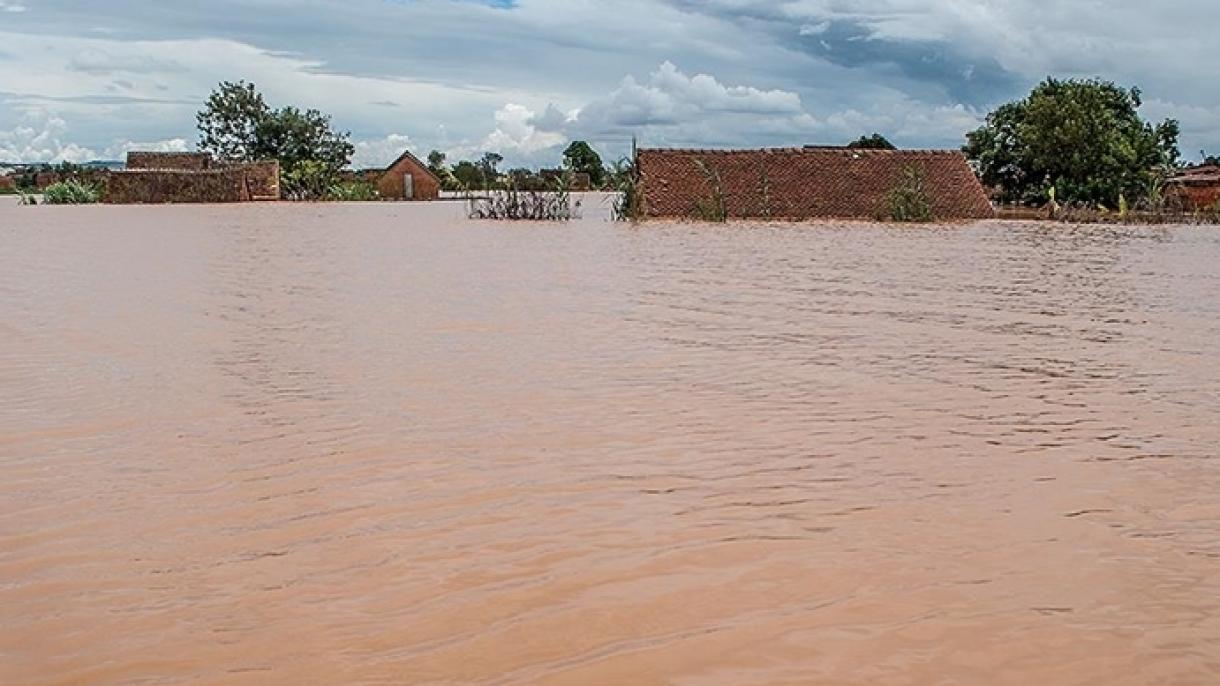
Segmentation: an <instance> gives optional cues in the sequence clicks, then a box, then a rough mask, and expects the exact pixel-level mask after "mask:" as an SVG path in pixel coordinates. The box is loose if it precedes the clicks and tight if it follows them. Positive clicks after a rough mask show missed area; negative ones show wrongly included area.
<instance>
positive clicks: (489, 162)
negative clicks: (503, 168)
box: [477, 152, 504, 188]
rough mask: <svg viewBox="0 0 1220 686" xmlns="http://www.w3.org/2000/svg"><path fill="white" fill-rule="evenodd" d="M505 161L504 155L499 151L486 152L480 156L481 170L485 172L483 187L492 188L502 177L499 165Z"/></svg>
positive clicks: (479, 164)
mask: <svg viewBox="0 0 1220 686" xmlns="http://www.w3.org/2000/svg"><path fill="white" fill-rule="evenodd" d="M503 161H504V156H503V155H501V154H500V153H497V152H485V153H483V157H481V158H479V161H478V165H477V166H478V167H479V171H480V172H482V174H483V187H484V188H490V187H491V186H492V185H493V184H495V183H496V181H498V180H499V179H500V170H499V169H497V167H498V166H499V165H500V163H501V162H503Z"/></svg>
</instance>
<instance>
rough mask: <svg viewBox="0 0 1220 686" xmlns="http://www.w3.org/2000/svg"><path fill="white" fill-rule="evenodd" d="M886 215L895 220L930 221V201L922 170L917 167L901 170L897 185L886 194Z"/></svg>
mask: <svg viewBox="0 0 1220 686" xmlns="http://www.w3.org/2000/svg"><path fill="white" fill-rule="evenodd" d="M885 201H886V214H887V216H886V217H883V218H887V219H889V220H890V221H896V222H930V221H932V203H931V201H929V200H928V193H927V191H926V190H925V189H924V179H923V171H921V170H920V169H918V168H917V167H907V168H905V169H903V170H902V176H901V178H899V180H898V183H897V185H895V186H894V188H893V189H891V190H890V192H889V194H888V195H886V198H885Z"/></svg>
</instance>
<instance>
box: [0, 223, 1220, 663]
mask: <svg viewBox="0 0 1220 686" xmlns="http://www.w3.org/2000/svg"><path fill="white" fill-rule="evenodd" d="M460 214H461V209H460V207H458V206H457V205H447V204H433V205H429V206H404V205H385V204H372V205H364V206H318V205H300V206H290V205H269V206H243V207H205V208H171V207H148V208H119V207H100V208H49V207H48V208H38V209H31V208H19V207H12V208H8V207H4V206H0V241H3V245H4V250H3V251H0V391H2V392H0V470H2V471H0V475H2V476H3V479H0V682H2V683H5V684H8V683H14V684H127V683H206V684H212V683H215V684H230V683H232V684H268V683H285V684H301V683H318V684H337V683H384V684H401V683H412V684H427V683H436V684H441V683H444V684H454V683H501V684H550V683H555V684H601V683H607V684H628V683H631V684H637V683H640V684H642V683H657V684H662V683H666V684H747V683H748V684H810V683H818V684H923V683H950V682H952V683H989V684H997V683H1000V684H1008V683H1011V684H1025V683H1031V682H1035V681H1042V682H1045V683H1054V684H1094V683H1112V684H1152V683H1158V684H1159V683H1182V684H1196V683H1198V684H1206V683H1215V682H1216V681H1217V680H1220V647H1218V646H1220V619H1218V618H1220V607H1218V606H1220V574H1217V573H1216V570H1217V565H1218V564H1220V496H1217V495H1216V494H1217V493H1220V488H1218V487H1220V472H1218V470H1217V467H1216V464H1217V463H1216V461H1215V460H1214V459H1213V458H1215V457H1216V456H1217V452H1216V451H1217V446H1220V410H1218V409H1217V408H1220V364H1218V362H1220V360H1218V359H1217V353H1216V351H1215V344H1216V341H1217V340H1220V266H1218V265H1220V233H1216V232H1214V231H1212V230H1209V229H1206V228H1185V227H1184V228H1130V227H1117V228H1115V227H1088V228H1080V229H1073V228H1067V227H1061V226H1038V225H1032V224H1004V223H985V224H979V225H969V226H954V227H931V228H898V227H882V226H869V225H860V224H854V225H844V226H816V227H811V226H789V225H780V226H768V225H748V226H747V225H728V226H688V225H681V224H665V223H653V224H648V225H644V226H641V227H630V226H621V225H614V224H610V223H607V222H604V221H603V220H601V219H600V218H589V219H586V220H583V221H580V222H574V223H572V224H571V225H565V226H538V225H495V224H480V223H471V222H467V221H464V220H462V219H460ZM590 214H594V213H592V212H591V213H590Z"/></svg>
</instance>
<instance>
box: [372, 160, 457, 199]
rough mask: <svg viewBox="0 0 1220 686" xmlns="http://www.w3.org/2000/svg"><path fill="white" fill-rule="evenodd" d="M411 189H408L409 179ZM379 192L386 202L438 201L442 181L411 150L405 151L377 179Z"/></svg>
mask: <svg viewBox="0 0 1220 686" xmlns="http://www.w3.org/2000/svg"><path fill="white" fill-rule="evenodd" d="M408 178H409V179H410V180H411V181H410V186H411V187H410V188H407V179H408ZM377 192H378V193H380V194H381V197H382V199H384V200H436V199H437V198H439V197H440V195H441V180H440V179H438V178H436V175H435V174H433V173H432V170H430V169H428V165H426V164H424V163H423V162H421V161H419V158H418V157H416V156H415V155H412V154H411V151H410V150H405V151H403V153H402V155H399V157H398V159H396V160H394V163H393V164H391V165H390V166H389V167H386V170H385V171H384V172H382V173H381V176H380V177H379V178H378V179H377Z"/></svg>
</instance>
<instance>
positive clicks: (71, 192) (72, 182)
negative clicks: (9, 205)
mask: <svg viewBox="0 0 1220 686" xmlns="http://www.w3.org/2000/svg"><path fill="white" fill-rule="evenodd" d="M25 197H27V196H24V195H23V196H22V204H25V201H24V199H25ZM100 198H101V193H100V192H99V191H98V189H97V187H95V186H93V185H92V184H88V183H84V182H82V181H77V180H76V179H68V180H67V181H60V182H59V183H53V184H51V185H50V186H47V187H46V189H45V190H43V192H42V203H43V204H44V205H91V204H93V203H95V202H97V201H98V200H99V199H100ZM31 200H32V197H31ZM29 204H31V205H32V204H34V203H33V202H30V203H29Z"/></svg>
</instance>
